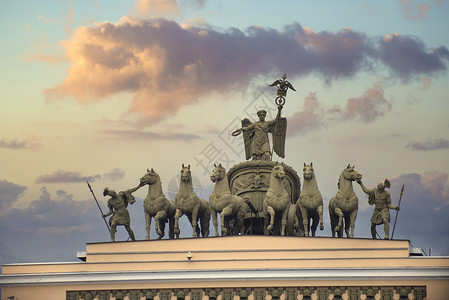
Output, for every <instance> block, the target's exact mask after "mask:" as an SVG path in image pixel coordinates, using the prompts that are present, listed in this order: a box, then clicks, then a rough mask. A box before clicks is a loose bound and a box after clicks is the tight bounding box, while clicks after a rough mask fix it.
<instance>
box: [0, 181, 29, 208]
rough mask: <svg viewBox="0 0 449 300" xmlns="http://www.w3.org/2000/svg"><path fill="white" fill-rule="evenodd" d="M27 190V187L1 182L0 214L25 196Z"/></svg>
mask: <svg viewBox="0 0 449 300" xmlns="http://www.w3.org/2000/svg"><path fill="white" fill-rule="evenodd" d="M26 189H27V188H26V186H22V185H19V184H15V183H12V182H9V181H6V180H0V212H1V211H2V210H5V209H7V208H9V207H11V205H12V204H13V203H14V202H16V201H17V199H19V197H21V196H22V195H23V193H24V192H25V190H26Z"/></svg>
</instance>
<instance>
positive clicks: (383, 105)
mask: <svg viewBox="0 0 449 300" xmlns="http://www.w3.org/2000/svg"><path fill="white" fill-rule="evenodd" d="M390 110H391V104H390V103H389V102H388V101H387V100H386V99H385V97H384V91H383V88H382V86H380V85H379V84H374V85H373V86H372V87H370V88H368V89H367V90H366V91H365V92H364V93H363V95H362V96H360V97H356V98H350V99H348V100H347V102H346V106H345V107H340V106H338V105H334V106H332V107H331V108H324V107H323V105H322V103H321V102H320V101H319V100H318V98H317V96H316V93H312V92H311V93H309V95H308V96H307V97H306V98H305V99H304V107H303V109H302V111H298V112H296V113H294V114H293V115H292V116H291V117H289V118H288V126H287V134H288V135H289V136H294V135H297V134H299V135H302V134H306V133H308V132H310V131H313V130H317V129H320V128H323V127H327V126H329V124H336V123H342V122H347V121H350V120H355V121H359V122H365V123H371V122H374V121H375V120H377V119H378V118H381V117H383V116H384V115H385V114H387V113H388V112H389V111H390Z"/></svg>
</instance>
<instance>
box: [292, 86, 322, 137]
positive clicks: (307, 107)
mask: <svg viewBox="0 0 449 300" xmlns="http://www.w3.org/2000/svg"><path fill="white" fill-rule="evenodd" d="M323 117H324V110H323V108H322V107H321V104H320V103H319V102H318V99H317V97H316V93H312V92H310V93H309V95H308V96H307V97H306V98H305V99H304V107H303V109H302V111H299V112H296V113H294V114H293V115H292V116H291V117H289V118H288V126H287V130H288V133H287V134H288V135H296V134H304V133H307V132H309V131H311V130H315V129H318V128H321V127H322V126H323V125H324V124H323Z"/></svg>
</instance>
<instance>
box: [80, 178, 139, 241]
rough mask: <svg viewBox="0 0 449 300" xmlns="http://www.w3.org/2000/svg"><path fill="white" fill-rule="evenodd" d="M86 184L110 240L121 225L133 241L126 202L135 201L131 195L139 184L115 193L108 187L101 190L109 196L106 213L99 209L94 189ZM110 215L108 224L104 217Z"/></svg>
mask: <svg viewBox="0 0 449 300" xmlns="http://www.w3.org/2000/svg"><path fill="white" fill-rule="evenodd" d="M87 185H88V186H89V189H90V192H91V193H92V195H93V196H94V199H95V202H96V203H97V206H98V208H99V209H100V213H101V216H102V217H103V219H104V220H105V223H106V227H107V228H108V231H109V233H110V234H111V241H113V242H115V233H116V232H117V226H118V225H122V226H125V228H126V231H128V234H129V238H131V240H133V241H135V240H136V238H135V236H134V232H133V231H132V229H131V219H130V218H129V212H128V209H127V207H128V203H129V204H133V203H134V202H136V199H135V198H134V196H133V195H132V193H134V192H135V191H137V190H138V189H139V188H140V187H141V185H138V186H137V187H135V188H132V189H129V190H126V191H121V192H119V193H116V192H115V191H114V190H111V189H109V188H105V189H104V191H103V196H110V197H111V198H109V200H108V208H109V211H108V212H107V213H105V214H104V213H103V210H102V209H101V206H100V204H99V203H98V200H97V197H95V194H94V191H93V190H92V187H91V186H90V184H89V182H87ZM110 215H112V217H111V218H110V219H109V224H108V223H107V222H106V217H108V216H110Z"/></svg>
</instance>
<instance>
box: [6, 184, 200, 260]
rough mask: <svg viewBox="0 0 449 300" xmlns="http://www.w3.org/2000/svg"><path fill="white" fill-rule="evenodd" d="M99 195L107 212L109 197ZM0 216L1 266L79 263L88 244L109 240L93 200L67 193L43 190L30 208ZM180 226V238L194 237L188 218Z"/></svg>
mask: <svg viewBox="0 0 449 300" xmlns="http://www.w3.org/2000/svg"><path fill="white" fill-rule="evenodd" d="M83 188H85V187H84V186H83ZM94 189H95V187H94ZM86 190H87V189H86ZM96 194H97V197H98V201H99V204H100V206H101V207H102V208H103V211H104V212H106V211H107V205H106V203H107V199H108V197H103V196H100V195H101V193H96ZM136 200H137V202H138V203H134V204H133V205H129V206H128V211H129V213H130V217H131V227H132V229H133V231H134V233H135V235H136V238H137V239H138V240H142V239H144V237H145V216H144V212H143V204H142V203H143V199H141V198H138V197H136ZM1 213H2V214H1V217H0V228H1V230H0V240H1V241H7V242H2V243H0V250H1V251H0V263H2V264H5V263H20V262H28V263H29V262H43V261H47V262H48V261H50V262H54V261H77V258H76V252H77V251H85V250H86V243H93V242H104V241H109V240H110V235H109V233H108V231H107V228H106V225H105V223H104V221H103V219H102V217H101V215H100V212H99V209H98V207H97V205H96V203H95V201H94V199H93V198H89V199H87V200H75V199H74V198H73V195H71V194H68V193H67V192H66V191H64V190H58V191H56V193H55V194H52V193H50V192H49V191H48V190H47V189H46V188H45V187H44V188H42V189H41V194H40V196H39V198H38V199H36V200H33V201H31V204H30V205H29V206H28V207H25V208H12V209H10V210H7V211H3V212H1ZM180 226H181V237H186V236H190V235H191V227H189V226H190V225H188V221H187V218H186V217H183V218H181V219H180ZM167 227H168V226H167ZM151 230H152V231H151V239H155V238H156V236H157V235H156V232H155V230H154V222H153V224H152V229H151ZM166 230H167V229H166ZM166 235H167V234H166ZM127 238H128V235H127V232H126V230H125V229H124V227H123V226H119V227H118V228H117V234H116V239H117V240H118V241H123V240H127Z"/></svg>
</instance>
